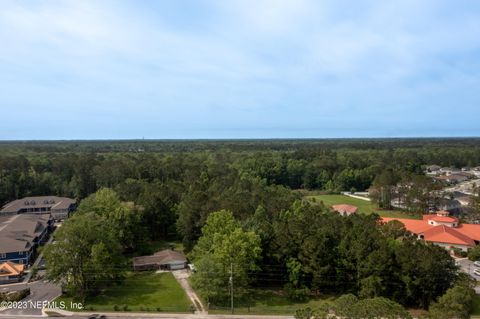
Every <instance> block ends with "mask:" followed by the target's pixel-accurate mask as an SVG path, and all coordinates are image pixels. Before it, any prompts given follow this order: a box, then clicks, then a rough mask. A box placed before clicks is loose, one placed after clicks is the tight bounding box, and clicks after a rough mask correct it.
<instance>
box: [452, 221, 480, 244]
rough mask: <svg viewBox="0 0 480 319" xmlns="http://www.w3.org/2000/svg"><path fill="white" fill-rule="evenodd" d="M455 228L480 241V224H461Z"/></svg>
mask: <svg viewBox="0 0 480 319" xmlns="http://www.w3.org/2000/svg"><path fill="white" fill-rule="evenodd" d="M455 229H456V230H458V231H459V232H461V233H462V234H465V235H467V236H468V237H470V238H472V239H473V240H476V241H480V225H475V224H460V225H458V227H457V228H455Z"/></svg>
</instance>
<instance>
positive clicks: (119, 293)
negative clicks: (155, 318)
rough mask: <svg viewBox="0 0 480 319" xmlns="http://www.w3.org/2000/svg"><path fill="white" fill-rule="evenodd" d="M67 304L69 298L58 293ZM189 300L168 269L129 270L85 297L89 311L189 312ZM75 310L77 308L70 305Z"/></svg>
mask: <svg viewBox="0 0 480 319" xmlns="http://www.w3.org/2000/svg"><path fill="white" fill-rule="evenodd" d="M56 301H65V303H66V305H67V307H68V306H69V305H70V302H72V301H73V302H75V300H72V298H68V297H63V296H62V297H59V298H58V299H57V300H56ZM190 306H191V302H190V300H189V299H188V297H187V295H186V294H185V292H184V291H183V289H182V288H181V287H180V285H179V284H178V282H177V281H176V280H175V278H174V277H173V275H172V274H171V273H168V272H166V273H160V274H156V273H153V272H142V273H130V274H128V276H127V278H126V279H125V280H124V281H123V282H122V283H121V284H119V285H115V286H112V287H109V288H107V289H105V290H104V291H103V292H102V293H101V294H99V295H98V296H95V297H90V298H87V300H86V302H85V303H84V307H85V309H84V310H88V311H139V312H144V311H160V312H191V308H190ZM69 310H76V309H69Z"/></svg>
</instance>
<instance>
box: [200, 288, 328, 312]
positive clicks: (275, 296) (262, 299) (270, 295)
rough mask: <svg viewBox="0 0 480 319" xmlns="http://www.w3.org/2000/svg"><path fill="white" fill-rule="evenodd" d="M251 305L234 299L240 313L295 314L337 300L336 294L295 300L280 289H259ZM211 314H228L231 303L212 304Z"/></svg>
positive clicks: (236, 309) (235, 307) (236, 310)
mask: <svg viewBox="0 0 480 319" xmlns="http://www.w3.org/2000/svg"><path fill="white" fill-rule="evenodd" d="M251 298H252V301H251V302H250V307H248V305H246V304H245V303H241V302H239V301H238V300H237V301H234V310H235V311H234V313H235V314H239V315H247V314H250V315H294V314H295V311H296V310H298V309H302V308H306V307H310V308H312V309H314V308H316V307H318V305H319V304H320V303H321V302H322V301H325V300H332V301H333V300H335V297H334V296H321V297H318V298H312V299H310V300H309V301H307V302H293V301H290V300H288V299H287V297H286V296H285V294H282V293H280V291H278V290H271V289H257V290H255V291H253V292H252V293H251ZM208 313H209V314H227V313H231V312H230V305H229V304H225V305H222V306H211V308H210V310H209V311H208Z"/></svg>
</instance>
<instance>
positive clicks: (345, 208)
mask: <svg viewBox="0 0 480 319" xmlns="http://www.w3.org/2000/svg"><path fill="white" fill-rule="evenodd" d="M332 208H333V210H334V211H336V212H337V213H339V214H340V215H342V216H350V215H352V214H356V213H357V211H358V207H357V206H353V205H348V204H339V205H332Z"/></svg>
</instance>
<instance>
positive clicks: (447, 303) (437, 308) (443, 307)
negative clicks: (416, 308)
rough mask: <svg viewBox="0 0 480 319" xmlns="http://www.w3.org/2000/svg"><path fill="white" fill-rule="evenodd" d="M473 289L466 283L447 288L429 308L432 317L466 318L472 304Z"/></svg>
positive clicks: (442, 318)
mask: <svg viewBox="0 0 480 319" xmlns="http://www.w3.org/2000/svg"><path fill="white" fill-rule="evenodd" d="M474 297H475V290H473V288H472V287H471V286H470V284H468V283H465V282H464V283H462V282H460V283H457V284H456V285H455V286H454V287H452V288H450V289H448V290H447V292H446V293H445V294H444V295H443V296H441V297H440V298H439V299H438V301H437V302H434V303H433V304H432V305H431V306H430V309H429V315H430V317H431V318H433V319H450V318H459V319H468V318H470V311H471V310H472V306H473V298H474Z"/></svg>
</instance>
